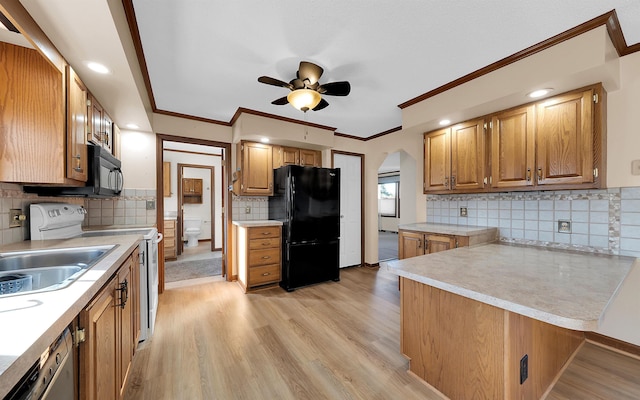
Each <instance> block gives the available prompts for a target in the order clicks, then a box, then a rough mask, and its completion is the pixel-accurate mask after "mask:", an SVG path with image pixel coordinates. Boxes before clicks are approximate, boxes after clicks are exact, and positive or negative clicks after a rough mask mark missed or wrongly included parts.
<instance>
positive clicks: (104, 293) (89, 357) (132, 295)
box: [78, 248, 140, 400]
mask: <svg viewBox="0 0 640 400" xmlns="http://www.w3.org/2000/svg"><path fill="white" fill-rule="evenodd" d="M137 253H138V250H137V248H136V250H135V251H134V252H133V253H132V254H131V255H130V256H129V257H128V258H127V261H125V262H124V263H123V264H122V266H121V267H120V269H119V270H118V272H116V274H115V275H114V276H113V277H112V278H111V280H109V282H108V283H107V284H106V285H105V286H104V287H103V289H102V290H101V291H100V292H99V293H98V294H97V295H96V297H94V299H93V300H92V301H91V302H90V303H89V304H88V305H87V307H86V308H85V309H84V310H83V311H82V312H81V313H80V318H79V321H80V329H81V330H84V336H85V341H84V342H82V343H80V345H79V348H78V351H79V359H80V368H79V373H80V377H79V381H80V396H79V397H80V398H81V399H86V400H99V399H105V400H113V399H122V397H123V395H124V389H125V384H126V382H127V377H128V375H129V371H130V369H131V362H132V360H133V353H134V351H135V348H136V346H137V340H138V337H139V332H140V323H139V321H140V314H139V311H135V310H139V308H140V305H139V297H138V296H139V293H138V291H137V288H138V287H139V281H138V279H139V272H137V271H139V261H138V255H137Z"/></svg>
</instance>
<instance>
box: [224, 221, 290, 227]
mask: <svg viewBox="0 0 640 400" xmlns="http://www.w3.org/2000/svg"><path fill="white" fill-rule="evenodd" d="M233 224H234V225H236V226H241V227H244V228H251V227H255V226H282V221H276V220H273V219H264V220H253V221H233Z"/></svg>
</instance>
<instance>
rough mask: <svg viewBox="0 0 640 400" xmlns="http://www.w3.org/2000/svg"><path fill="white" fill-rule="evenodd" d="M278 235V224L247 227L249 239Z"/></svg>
mask: <svg viewBox="0 0 640 400" xmlns="http://www.w3.org/2000/svg"><path fill="white" fill-rule="evenodd" d="M270 237H280V227H279V226H261V227H255V228H250V229H249V239H250V240H251V239H262V238H270Z"/></svg>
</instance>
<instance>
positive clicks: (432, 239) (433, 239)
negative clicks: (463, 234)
mask: <svg viewBox="0 0 640 400" xmlns="http://www.w3.org/2000/svg"><path fill="white" fill-rule="evenodd" d="M425 243H426V245H425V253H426V254H431V253H437V252H439V251H445V250H451V249H454V248H455V247H456V238H455V236H445V235H431V234H427V235H425Z"/></svg>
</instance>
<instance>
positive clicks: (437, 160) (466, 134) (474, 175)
mask: <svg viewBox="0 0 640 400" xmlns="http://www.w3.org/2000/svg"><path fill="white" fill-rule="evenodd" d="M424 160H425V162H424V192H425V193H427V192H447V191H449V192H450V191H456V192H464V191H468V190H476V189H482V188H483V187H484V178H485V173H484V171H485V141H484V119H478V120H474V121H468V122H463V123H461V124H457V125H455V126H452V127H449V128H445V129H440V130H437V131H434V132H429V133H426V134H425V136H424Z"/></svg>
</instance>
